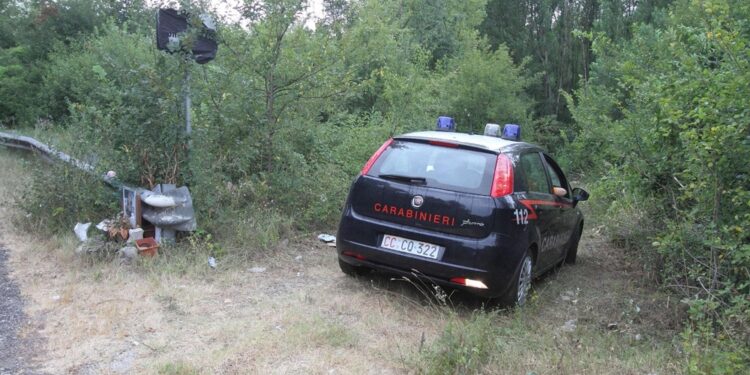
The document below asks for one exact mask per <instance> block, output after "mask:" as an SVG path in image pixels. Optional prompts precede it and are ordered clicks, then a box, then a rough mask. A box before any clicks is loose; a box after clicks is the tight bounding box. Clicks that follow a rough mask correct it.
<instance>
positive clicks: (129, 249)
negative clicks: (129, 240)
mask: <svg viewBox="0 0 750 375" xmlns="http://www.w3.org/2000/svg"><path fill="white" fill-rule="evenodd" d="M118 253H119V254H120V256H121V257H123V258H127V259H133V258H135V257H137V256H138V249H136V248H135V246H125V247H123V248H122V249H120V251H118Z"/></svg>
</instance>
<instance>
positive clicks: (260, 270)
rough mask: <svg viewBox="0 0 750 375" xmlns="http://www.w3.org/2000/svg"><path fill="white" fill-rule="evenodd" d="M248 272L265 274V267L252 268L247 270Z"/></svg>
mask: <svg viewBox="0 0 750 375" xmlns="http://www.w3.org/2000/svg"><path fill="white" fill-rule="evenodd" d="M248 271H250V272H252V273H261V272H266V267H253V268H250V269H248Z"/></svg>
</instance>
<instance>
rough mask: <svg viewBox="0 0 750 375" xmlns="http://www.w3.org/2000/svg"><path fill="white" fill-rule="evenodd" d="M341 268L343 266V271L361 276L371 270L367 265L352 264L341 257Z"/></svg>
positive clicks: (354, 275)
mask: <svg viewBox="0 0 750 375" xmlns="http://www.w3.org/2000/svg"><path fill="white" fill-rule="evenodd" d="M339 268H341V272H343V273H345V274H347V275H349V276H352V277H356V276H361V275H364V274H366V273H368V272H370V269H369V268H367V267H362V266H354V265H351V264H349V263H346V262H344V261H343V260H341V258H339Z"/></svg>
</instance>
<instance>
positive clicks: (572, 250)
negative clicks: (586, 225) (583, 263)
mask: <svg viewBox="0 0 750 375" xmlns="http://www.w3.org/2000/svg"><path fill="white" fill-rule="evenodd" d="M581 232H583V227H582V226H581V227H579V228H578V230H576V231H575V234H573V238H571V239H570V245H568V252H567V254H566V255H565V263H566V264H575V263H576V257H577V256H578V242H580V241H581V234H582V233H581Z"/></svg>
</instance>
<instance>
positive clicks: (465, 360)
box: [415, 311, 498, 374]
mask: <svg viewBox="0 0 750 375" xmlns="http://www.w3.org/2000/svg"><path fill="white" fill-rule="evenodd" d="M496 317H497V314H496V313H486V312H482V311H479V312H474V313H473V314H472V315H471V318H469V319H457V318H456V317H452V316H449V320H448V322H447V323H446V324H445V328H444V329H443V332H442V333H441V335H440V337H438V339H437V340H436V341H435V342H433V343H432V344H431V345H429V346H428V347H427V348H425V350H424V351H423V352H421V353H420V356H419V358H418V362H417V363H416V364H415V365H416V366H415V367H416V368H417V372H418V373H420V374H471V373H479V372H480V370H481V369H482V366H483V365H484V364H485V363H486V362H487V361H488V360H489V359H490V356H491V354H492V352H493V351H494V350H496V343H495V337H496V334H497V333H498V330H497V329H496V327H495V322H494V319H495V318H496Z"/></svg>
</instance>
